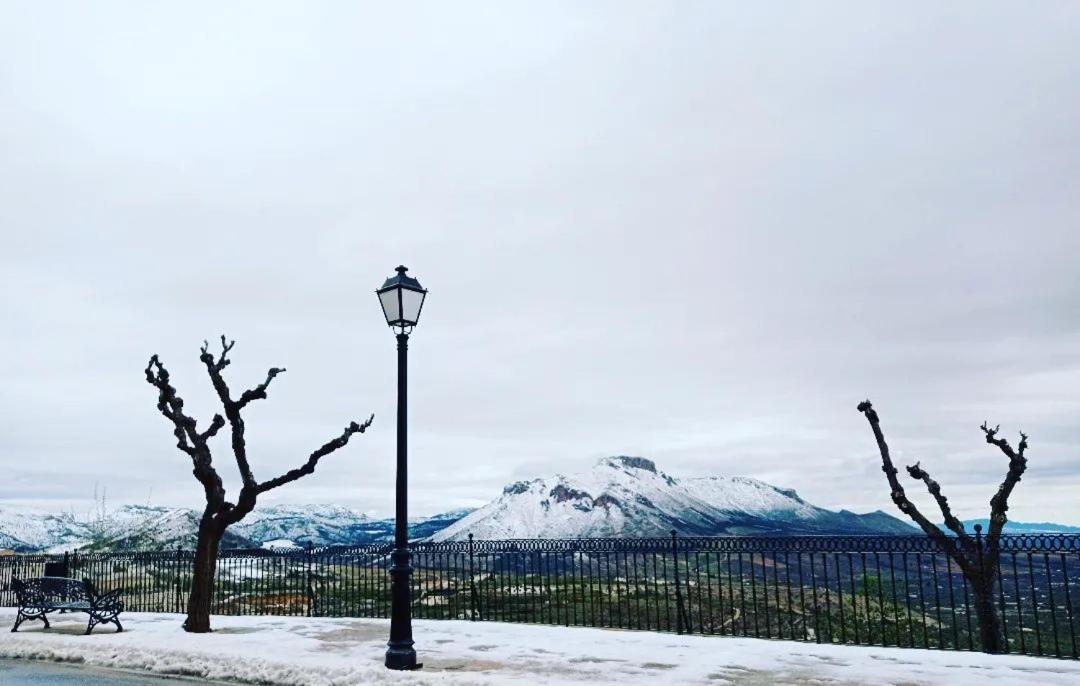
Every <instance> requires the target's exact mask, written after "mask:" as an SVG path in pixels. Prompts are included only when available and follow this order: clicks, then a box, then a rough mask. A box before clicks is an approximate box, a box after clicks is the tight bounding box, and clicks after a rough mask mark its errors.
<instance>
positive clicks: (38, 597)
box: [11, 576, 124, 634]
mask: <svg viewBox="0 0 1080 686" xmlns="http://www.w3.org/2000/svg"><path fill="white" fill-rule="evenodd" d="M11 586H12V588H13V589H14V591H15V597H16V598H17V599H18V601H19V614H18V616H17V617H16V618H15V626H13V627H12V628H11V631H12V633H14V632H16V631H18V630H19V625H20V624H22V623H23V622H25V621H26V620H28V619H40V620H41V621H43V622H45V628H46V629H48V628H49V619H48V617H46V615H47V614H49V613H50V612H85V613H86V614H88V615H90V622H89V624H87V626H86V633H87V634H89V633H90V632H91V631H93V630H94V627H95V626H97V625H98V624H115V625H116V632H117V633H120V632H121V631H123V630H124V627H123V626H121V625H120V620H119V619H118V617H119V616H120V613H121V612H123V611H124V603H123V601H122V600H121V599H120V595H121V594H122V593H123V589H119V588H118V589H116V590H114V591H109V592H108V593H98V591H97V589H96V588H95V587H94V584H93V583H92V582H91V581H90V580H89V579H84V580H82V581H79V580H78V579H67V578H65V577H60V576H44V577H40V578H36V579H12V581H11Z"/></svg>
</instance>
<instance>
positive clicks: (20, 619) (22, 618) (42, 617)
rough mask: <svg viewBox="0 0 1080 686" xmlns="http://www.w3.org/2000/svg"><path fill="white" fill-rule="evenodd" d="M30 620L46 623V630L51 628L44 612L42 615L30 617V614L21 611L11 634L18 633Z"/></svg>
mask: <svg viewBox="0 0 1080 686" xmlns="http://www.w3.org/2000/svg"><path fill="white" fill-rule="evenodd" d="M28 619H40V620H41V621H43V622H45V628H46V629H49V628H51V627H50V626H49V618H48V617H46V616H45V613H44V612H43V613H41V614H40V615H28V614H25V613H23V611H22V610H19V614H18V616H17V617H15V626H13V627H11V633H15V632H16V631H18V630H19V627H20V626H21V625H22V623H23V622H25V621H26V620H28Z"/></svg>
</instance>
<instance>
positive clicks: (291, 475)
mask: <svg viewBox="0 0 1080 686" xmlns="http://www.w3.org/2000/svg"><path fill="white" fill-rule="evenodd" d="M374 419H375V415H371V416H370V417H368V419H367V421H366V422H364V423H363V424H357V423H356V422H352V423H351V424H349V426H348V427H347V428H346V429H345V431H344V433H342V434H341V435H340V436H338V437H337V438H334V439H332V440H330V441H327V442H326V443H325V444H323V446H322V447H321V448H319V449H318V450H316V451H315V452H313V453H311V456H310V457H308V460H307V462H305V463H304V464H303V465H302V466H300V467H298V468H296V469H292V470H289V471H288V472H285V473H284V474H282V475H281V476H279V477H277V478H276V479H271V480H269V481H264V482H263V483H261V484H259V487H258V489H257V491H258V492H259V493H265V492H266V491H269V490H271V489H274V488H277V487H278V486H283V485H285V484H287V483H290V482H292V481H296V480H297V479H299V478H301V477H303V476H306V475H308V474H311V473H313V472H314V471H315V466H316V465H318V464H319V460H321V459H322V458H324V457H326V456H327V455H329V454H330V453H332V452H334V451H335V450H338V449H339V448H343V447H345V445H346V444H347V443H348V442H349V438H351V437H352V435H353V434H355V433H364V431H365V430H366V429H367V428H368V427H369V426H371V422H372V421H374Z"/></svg>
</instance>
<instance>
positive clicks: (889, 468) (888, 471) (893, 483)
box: [858, 400, 952, 550]
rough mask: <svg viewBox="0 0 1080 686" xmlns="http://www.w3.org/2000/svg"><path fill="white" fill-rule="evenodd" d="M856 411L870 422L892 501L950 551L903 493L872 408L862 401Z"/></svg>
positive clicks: (939, 532) (944, 539)
mask: <svg viewBox="0 0 1080 686" xmlns="http://www.w3.org/2000/svg"><path fill="white" fill-rule="evenodd" d="M858 410H859V412H862V413H863V415H864V416H865V417H866V421H868V422H870V428H871V429H872V430H873V432H874V439H875V440H876V441H877V445H878V451H879V452H880V453H881V471H883V472H885V478H887V479H888V480H889V487H890V488H891V489H892V493H891V495H892V501H893V502H894V503H896V506H897V507H898V508H900V511H901V512H903V513H904V514H906V515H907V516H908V517H910V518H911V519H912V520H913V521H914V522H915V523H916V524H918V525H919V528H921V529H922V530H923V531H925V532H926V535H927V536H929V537H930V538H932V539H934V540H935V541H937V542H938V543H939V544H941V545H942V546H943V547H944V548H945V550H951V549H952V544H951V543H950V541H949V537H948V536H946V535H945V532H944V531H942V530H941V529H939V528H938V527H937V525H935V524H934V523H933V522H931V521H930V520H929V519H927V518H926V517H925V516H924V515H923V513H922V512H919V508H917V507H915V503H913V502H911V501H910V500H908V497H907V494H906V493H904V487H903V486H901V485H900V480H899V479H897V478H896V467H894V466H893V462H892V458H891V457H889V446H888V444H887V443H885V434H883V433H882V431H881V421H880V420H879V419H878V414H877V412H876V411H875V410H874V406H873V405H872V404H871V403H870V401H869V400H864V401H863V402H861V403H859V407H858Z"/></svg>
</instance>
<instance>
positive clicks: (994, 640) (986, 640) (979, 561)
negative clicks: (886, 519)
mask: <svg viewBox="0 0 1080 686" xmlns="http://www.w3.org/2000/svg"><path fill="white" fill-rule="evenodd" d="M858 409H859V412H862V413H863V415H864V416H865V417H866V419H867V421H868V422H870V428H871V429H872V430H873V431H874V438H875V439H876V441H877V445H878V450H879V451H880V453H881V470H882V471H883V472H885V478H887V479H888V480H889V487H890V488H891V489H892V501H893V502H894V503H896V506H897V507H898V508H900V511H901V512H903V513H904V514H905V515H907V516H908V517H910V518H911V520H912V521H914V522H915V523H916V524H918V525H919V528H920V529H922V530H923V531H924V532H926V535H927V536H929V537H930V538H932V539H934V540H935V541H936V542H937V543H938V544H939V545H940V546H941V548H942V550H944V551H945V552H946V553H947V554H948V555H949V556H950V557H951V558H952V559H953V560H955V561H956V563H957V565H958V566H959V567H960V571H961V572H962V573H963V574H964V578H965V579H967V582H968V584H969V585H970V587H971V592H972V595H973V596H974V599H975V615H976V618H977V619H978V623H979V638H980V640H981V643H982V649H983V651H984V652H987V653H1001V652H1005V650H1006V649H1007V644H1006V639H1005V634H1004V632H1003V630H1002V626H1001V617H1000V616H999V615H998V612H997V608H996V606H995V604H994V580H995V579H996V577H997V573H998V562H999V559H1000V556H1001V548H1000V542H1001V532H1002V530H1003V529H1004V528H1005V522H1006V521H1008V517H1007V515H1006V513H1007V512H1008V510H1009V496H1010V495H1012V492H1013V489H1014V488H1015V487H1016V484H1017V483H1018V482H1019V481H1020V477H1021V476H1023V474H1024V471H1025V470H1026V469H1027V458H1026V457H1025V456H1024V453H1025V452H1026V451H1027V447H1028V437H1027V435H1025V434H1024V433H1023V432H1020V442H1019V443H1018V444H1017V446H1016V448H1015V449H1014V448H1013V447H1012V446H1011V445H1010V444H1009V442H1008V441H1007V440H1006V439H1004V438H998V432H999V430H1000V429H1001V427H1000V426H995V427H994V428H992V429H991V428H990V426H989V424H987V423H986V422H983V425H982V426H981V427H980V428H981V429H982V431H983V434H984V435H985V437H986V442H987V443H989V444H991V445H994V446H997V448H998V449H999V450H1000V451H1001V452H1002V453H1004V454H1005V456H1006V457H1007V458H1009V468H1008V471H1007V472H1006V474H1005V478H1004V480H1003V481H1002V482H1001V485H1000V486H998V490H997V493H995V494H994V496H993V497H992V498H991V499H990V528H989V529H988V530H987V532H986V537H985V539H984V538H983V536H982V534H981V529H982V527H981V526H979V525H978V524H976V525H975V536H974V537H972V536H971V534H969V533H968V532H967V530H966V529H965V528H964V523H963V522H961V521H960V519H959V518H957V517H956V515H954V514H953V511H952V508H950V507H949V501H948V499H947V498H946V497H945V496H944V495H943V494H942V493H941V486H939V485H938V482H937V481H934V480H933V479H932V478H930V474H928V473H927V472H926V470H925V469H923V468H922V467H921V466H920V465H919V463H918V462H916V463H915V464H913V465H911V466H910V467H908V468H907V472H908V474H910V475H911V477H912V478H913V479H918V480H919V481H922V482H923V483H924V484H926V490H927V491H929V492H930V495H931V496H932V497H933V498H934V501H935V502H936V503H937V506H938V508H939V509H940V510H941V514H942V516H943V521H944V522H945V526H946V527H947V528H948V529H949V531H950V532H952V533H951V534H947V533H945V532H944V531H942V530H941V528H940V527H938V526H937V525H936V524H934V523H933V522H931V521H930V520H929V519H928V518H927V517H926V516H925V515H923V513H922V512H920V511H919V508H917V507H916V506H915V504H914V503H913V502H911V501H910V500H909V499H908V497H907V494H906V493H905V492H904V487H903V486H902V485H900V480H899V479H897V478H896V474H897V470H896V467H894V466H893V462H892V458H891V457H890V456H889V446H888V444H886V443H885V435H884V433H882V431H881V421H880V419H879V418H878V414H877V411H875V410H874V407H873V405H871V404H870V401H869V400H864V401H863V402H861V403H859V407H858Z"/></svg>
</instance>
